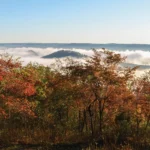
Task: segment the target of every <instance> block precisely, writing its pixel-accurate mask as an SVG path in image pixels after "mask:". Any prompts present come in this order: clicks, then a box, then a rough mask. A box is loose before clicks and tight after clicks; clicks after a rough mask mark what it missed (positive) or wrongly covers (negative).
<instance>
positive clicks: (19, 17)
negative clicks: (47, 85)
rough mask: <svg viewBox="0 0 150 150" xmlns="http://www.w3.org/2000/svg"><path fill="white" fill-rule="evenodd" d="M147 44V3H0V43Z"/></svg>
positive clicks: (142, 0) (48, 0) (149, 18)
mask: <svg viewBox="0 0 150 150" xmlns="http://www.w3.org/2000/svg"><path fill="white" fill-rule="evenodd" d="M20 42H39V43H40V42H42V43H140V44H141V43H145V44H150V0H0V43H20Z"/></svg>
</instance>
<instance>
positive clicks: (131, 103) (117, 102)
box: [0, 50, 150, 150]
mask: <svg viewBox="0 0 150 150" xmlns="http://www.w3.org/2000/svg"><path fill="white" fill-rule="evenodd" d="M123 61H124V58H122V57H121V56H120V55H119V54H115V53H113V52H109V51H105V50H104V51H101V52H97V51H94V55H93V56H92V57H91V58H89V59H87V58H86V60H85V63H81V62H76V61H74V60H72V59H66V62H65V63H66V65H65V66H64V65H63V64H62V63H61V62H58V63H57V64H55V65H53V66H51V67H45V66H42V65H39V64H28V65H26V66H22V64H21V63H20V62H19V61H18V60H14V59H13V58H12V57H9V56H7V57H6V56H1V58H0V147H1V148H2V147H4V146H7V145H43V146H45V145H66V144H68V145H74V144H75V145H78V146H79V147H81V146H83V147H88V146H90V147H92V148H91V149H96V148H97V149H98V148H99V149H111V150H113V149H114V150H116V149H122V150H123V149H124V150H130V149H139V150H140V149H145V150H146V149H150V134H149V133H150V80H149V78H150V75H149V73H147V74H145V75H144V76H142V77H141V78H137V77H135V71H136V68H122V67H121V66H120V63H121V62H123ZM93 147H94V148H93ZM100 147H101V148H100Z"/></svg>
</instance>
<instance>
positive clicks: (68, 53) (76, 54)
mask: <svg viewBox="0 0 150 150" xmlns="http://www.w3.org/2000/svg"><path fill="white" fill-rule="evenodd" d="M63 57H75V58H82V57H87V56H86V55H83V54H80V53H79V52H75V51H69V50H60V51H57V52H54V53H52V54H49V55H46V56H43V57H42V58H63Z"/></svg>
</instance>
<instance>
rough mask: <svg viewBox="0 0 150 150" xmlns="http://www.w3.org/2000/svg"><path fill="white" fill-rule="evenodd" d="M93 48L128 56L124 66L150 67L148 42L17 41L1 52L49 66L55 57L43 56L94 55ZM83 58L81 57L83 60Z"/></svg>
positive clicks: (6, 46) (5, 45)
mask: <svg viewBox="0 0 150 150" xmlns="http://www.w3.org/2000/svg"><path fill="white" fill-rule="evenodd" d="M92 48H95V49H97V50H98V51H100V50H101V48H106V49H108V50H111V51H114V52H116V53H119V54H121V56H126V57H127V58H126V60H125V63H124V66H130V67H132V66H136V65H139V66H140V70H142V72H143V71H144V70H148V69H150V45H146V44H88V43H82V44H80V43H70V44H57V43H50V44H48V43H47V44H42V43H15V44H11V43H8V44H2V43H1V44H0V54H6V53H7V54H9V55H11V56H13V57H14V58H20V60H21V61H22V62H23V64H24V65H26V64H28V63H29V62H32V63H39V64H42V65H45V66H49V65H50V64H51V63H54V62H55V58H51V59H50V58H48V59H44V58H42V57H43V56H46V55H50V54H52V53H55V52H59V51H61V50H67V51H73V52H78V53H80V54H83V55H87V56H92V55H93V50H92ZM82 59H83V58H80V59H79V60H80V61H81V60H82Z"/></svg>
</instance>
